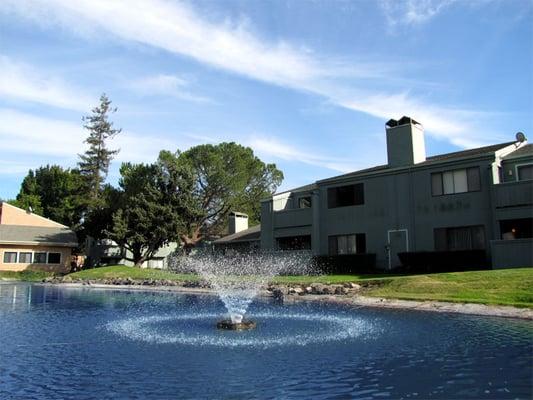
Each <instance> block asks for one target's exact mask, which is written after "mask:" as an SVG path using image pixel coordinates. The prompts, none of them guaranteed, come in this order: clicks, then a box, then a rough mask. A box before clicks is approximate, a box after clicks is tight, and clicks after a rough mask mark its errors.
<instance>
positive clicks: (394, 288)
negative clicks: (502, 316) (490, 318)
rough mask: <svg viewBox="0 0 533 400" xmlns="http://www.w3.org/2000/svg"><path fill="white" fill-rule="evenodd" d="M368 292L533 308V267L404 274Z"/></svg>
mask: <svg viewBox="0 0 533 400" xmlns="http://www.w3.org/2000/svg"><path fill="white" fill-rule="evenodd" d="M365 294H366V295H368V296H376V297H385V298H394V299H405V300H439V301H450V302H460V303H480V304H500V305H509V306H515V307H528V308H533V268H517V269H504V270H491V271H471V272H449V273H443V274H430V275H415V276H404V277H398V278H394V279H386V280H383V281H380V282H379V285H376V286H372V287H370V288H369V289H368V290H367V291H366V293H365Z"/></svg>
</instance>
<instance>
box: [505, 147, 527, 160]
mask: <svg viewBox="0 0 533 400" xmlns="http://www.w3.org/2000/svg"><path fill="white" fill-rule="evenodd" d="M527 156H533V144H526V145H525V146H522V147H520V148H519V149H518V150H516V151H513V152H512V153H511V154H508V155H506V156H505V157H503V159H504V160H508V159H510V158H518V157H527Z"/></svg>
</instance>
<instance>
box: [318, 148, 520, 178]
mask: <svg viewBox="0 0 533 400" xmlns="http://www.w3.org/2000/svg"><path fill="white" fill-rule="evenodd" d="M513 143H516V142H506V143H500V144H493V145H490V146H483V147H477V148H475V149H469V150H461V151H454V152H452V153H445V154H438V155H435V156H430V157H427V158H426V161H423V162H421V163H418V164H415V165H414V167H418V166H423V165H427V164H430V163H437V162H442V161H453V160H456V159H463V158H469V157H479V156H483V155H490V154H494V152H496V151H498V150H500V149H502V148H504V147H507V146H509V145H511V144H513ZM519 150H521V149H519ZM519 150H517V151H519ZM512 154H516V152H513V153H512ZM388 169H390V168H389V166H388V165H387V164H383V165H378V166H375V167H371V168H365V169H361V170H358V171H354V172H350V173H348V174H344V175H337V176H334V177H331V178H327V179H323V180H321V181H318V183H321V182H328V181H334V180H337V179H345V178H351V177H355V176H359V175H363V174H368V173H372V172H379V171H386V170H388Z"/></svg>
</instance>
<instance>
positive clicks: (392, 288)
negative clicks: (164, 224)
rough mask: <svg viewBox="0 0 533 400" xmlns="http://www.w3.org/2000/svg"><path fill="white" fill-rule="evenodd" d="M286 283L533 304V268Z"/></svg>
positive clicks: (106, 270)
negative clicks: (343, 285) (347, 284)
mask: <svg viewBox="0 0 533 400" xmlns="http://www.w3.org/2000/svg"><path fill="white" fill-rule="evenodd" d="M46 276H50V274H49V273H46V272H32V271H22V272H0V279H1V278H8V279H18V280H24V281H40V280H42V279H43V278H45V277H46ZM69 276H70V277H72V278H73V279H82V280H101V279H114V278H117V279H126V278H131V279H137V280H147V279H154V280H156V279H157V280H161V279H165V280H172V281H178V282H184V281H196V280H198V279H199V277H198V276H197V275H194V274H176V273H173V272H169V271H161V270H156V269H148V268H147V269H140V268H133V267H126V266H123V265H114V266H109V267H102V268H94V269H88V270H84V271H79V272H75V273H72V274H70V275H69ZM274 282H275V283H280V284H302V285H307V284H311V283H324V284H336V283H337V284H338V283H344V282H359V283H360V284H362V285H363V286H365V288H364V291H363V294H364V295H366V296H373V297H384V298H390V299H404V300H436V301H448V302H460V303H478V304H489V305H509V306H516V307H528V308H533V268H516V269H502V270H488V271H468V272H449V273H442V274H425V275H321V276H279V277H276V278H275V279H274Z"/></svg>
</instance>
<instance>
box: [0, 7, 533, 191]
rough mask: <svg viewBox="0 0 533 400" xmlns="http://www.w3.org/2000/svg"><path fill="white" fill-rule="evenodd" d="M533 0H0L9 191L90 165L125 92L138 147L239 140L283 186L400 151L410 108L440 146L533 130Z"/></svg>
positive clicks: (140, 156) (0, 183) (135, 153)
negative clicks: (108, 106)
mask: <svg viewBox="0 0 533 400" xmlns="http://www.w3.org/2000/svg"><path fill="white" fill-rule="evenodd" d="M532 18H533V1H531V0H471V1H466V0H463V1H452V0H442V1H432V0H417V1H416V0H408V1H404V2H401V1H393V0H391V1H385V0H383V1H378V0H376V1H370V0H366V1H362V0H361V1H355V0H354V1H342V0H337V1H332V0H325V1H318V0H315V1H313V0H307V1H306V0H292V1H282V0H279V1H275V0H269V1H259V0H252V1H250V0H242V1H238V0H233V1H225V0H220V1H213V0H209V1H202V0H197V1H194V2H186V1H163V0H150V1H149V0H128V1H126V0H124V1H109V0H78V1H75V2H73V1H70V0H46V1H45V0H43V1H34V0H27V1H23V2H22V1H20V0H13V1H12V0H2V2H0V198H13V197H15V195H16V193H17V192H18V190H19V186H20V182H21V180H22V178H23V177H24V175H25V174H26V173H27V171H28V169H29V168H36V167H39V166H40V165H45V164H47V163H55V164H60V165H62V166H65V167H72V166H75V165H76V161H77V155H76V154H77V153H79V152H82V151H83V150H84V145H83V143H82V142H83V140H84V138H85V136H86V134H85V132H84V131H83V129H82V123H81V117H82V116H83V115H86V114H88V113H89V111H90V109H91V108H92V107H93V106H95V105H96V104H97V101H98V98H99V95H100V94H101V93H102V92H105V93H107V94H108V95H109V97H110V98H111V100H112V101H113V103H114V105H116V106H117V107H118V109H119V111H118V112H117V113H116V114H115V115H114V116H113V120H114V121H115V125H116V126H117V127H121V128H122V129H123V132H122V133H121V134H120V135H119V136H118V137H117V138H116V139H114V140H113V142H111V143H110V145H111V147H114V148H120V149H121V151H120V153H119V155H118V157H117V159H116V160H115V161H114V162H113V165H112V168H111V171H110V175H109V181H110V182H112V183H116V181H117V176H118V172H117V171H118V167H119V165H120V163H121V162H123V161H134V162H152V161H154V160H155V159H156V158H157V154H158V153H159V150H161V149H168V150H176V149H181V150H185V149H187V148H189V147H191V146H194V145H197V144H201V143H217V142H221V141H235V142H238V143H241V144H243V145H247V146H251V147H252V148H253V149H254V151H255V152H256V154H257V155H258V156H259V157H260V158H261V159H263V160H264V161H267V162H275V163H276V164H277V165H278V167H279V168H280V169H282V170H283V172H284V174H285V181H284V183H283V185H282V187H281V189H288V188H291V187H294V186H299V185H302V184H306V183H309V182H312V181H315V180H317V179H321V178H326V177H329V176H334V175H337V174H340V173H344V172H349V171H353V170H356V169H360V168H365V167H368V166H372V165H376V164H380V163H384V162H386V148H385V130H384V124H385V122H386V121H387V120H388V119H389V118H399V117H401V116H402V115H408V116H411V117H413V118H415V119H416V120H418V121H419V122H421V123H422V124H423V125H424V127H425V130H426V148H427V153H428V154H429V155H431V154H439V153H444V152H449V151H455V150H460V149H463V148H471V147H476V146H481V145H485V144H492V143H498V142H505V141H509V140H512V139H513V137H514V134H515V133H516V132H517V131H523V132H525V133H526V136H527V135H528V134H529V136H531V137H533V118H532V117H533V94H532V93H533V90H532V89H533V24H532V23H531V21H532Z"/></svg>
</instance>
